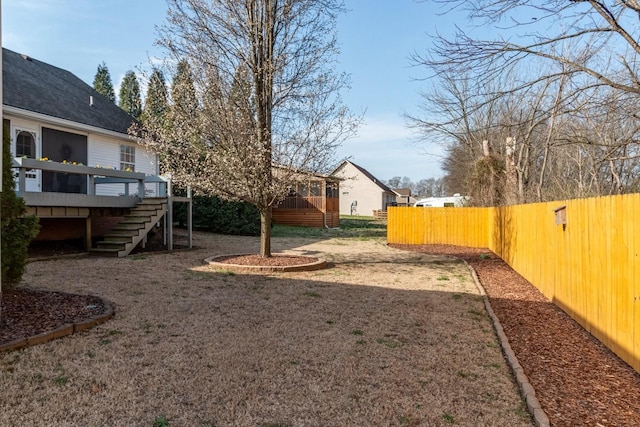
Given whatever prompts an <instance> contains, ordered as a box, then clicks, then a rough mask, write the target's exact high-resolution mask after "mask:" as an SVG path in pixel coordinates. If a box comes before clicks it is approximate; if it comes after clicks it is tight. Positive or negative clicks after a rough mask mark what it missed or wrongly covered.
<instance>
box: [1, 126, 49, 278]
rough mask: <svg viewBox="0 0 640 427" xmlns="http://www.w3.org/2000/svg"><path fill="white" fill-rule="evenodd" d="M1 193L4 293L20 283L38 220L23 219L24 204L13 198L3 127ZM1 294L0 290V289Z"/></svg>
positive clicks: (5, 135) (7, 150)
mask: <svg viewBox="0 0 640 427" xmlns="http://www.w3.org/2000/svg"><path fill="white" fill-rule="evenodd" d="M2 139H3V144H2V193H0V198H1V205H0V209H1V212H0V217H1V222H2V236H1V238H2V248H1V249H0V250H1V253H2V286H4V287H5V289H8V288H10V287H11V286H13V285H16V284H18V283H19V282H20V280H21V279H22V274H23V273H24V267H25V265H26V263H27V248H28V247H29V243H30V242H31V240H32V239H33V238H34V237H36V235H37V234H38V230H39V228H40V227H39V225H38V218H37V217H36V216H33V215H27V216H25V213H26V212H27V207H26V205H25V203H24V200H23V199H22V198H20V197H18V196H17V195H16V192H15V190H14V186H15V184H14V181H13V173H12V169H11V153H10V151H9V145H10V140H9V129H8V128H7V126H3V133H2ZM0 290H1V289H0Z"/></svg>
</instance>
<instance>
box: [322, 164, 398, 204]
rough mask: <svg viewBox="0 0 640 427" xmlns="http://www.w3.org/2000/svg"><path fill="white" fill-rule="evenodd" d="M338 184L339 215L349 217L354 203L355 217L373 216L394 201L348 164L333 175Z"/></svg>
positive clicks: (391, 196)
mask: <svg viewBox="0 0 640 427" xmlns="http://www.w3.org/2000/svg"><path fill="white" fill-rule="evenodd" d="M333 175H334V176H336V177H339V178H342V179H343V181H341V182H340V215H351V204H352V203H353V202H354V201H356V202H357V206H356V211H355V212H354V214H355V215H364V216H373V211H376V210H381V209H386V204H387V203H389V202H390V201H395V195H390V194H387V193H386V192H385V191H384V190H383V189H382V188H380V187H379V186H378V185H377V184H376V182H373V181H371V180H370V179H369V178H368V177H367V176H365V175H364V174H363V173H362V172H360V171H359V170H358V169H357V168H356V167H354V166H353V165H351V164H350V163H344V164H343V165H342V166H341V167H339V168H338V169H337V170H336V171H335V172H334V174H333Z"/></svg>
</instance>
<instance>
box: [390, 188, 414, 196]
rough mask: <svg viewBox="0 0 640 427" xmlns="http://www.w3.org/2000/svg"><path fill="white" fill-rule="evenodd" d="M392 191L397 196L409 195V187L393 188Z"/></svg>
mask: <svg viewBox="0 0 640 427" xmlns="http://www.w3.org/2000/svg"><path fill="white" fill-rule="evenodd" d="M393 192H394V193H396V194H397V195H398V196H404V197H411V189H410V188H394V189H393Z"/></svg>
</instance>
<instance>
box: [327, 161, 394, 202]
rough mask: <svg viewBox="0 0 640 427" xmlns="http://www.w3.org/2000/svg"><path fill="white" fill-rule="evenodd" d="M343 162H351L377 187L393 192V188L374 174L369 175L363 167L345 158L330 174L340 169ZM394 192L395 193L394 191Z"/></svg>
mask: <svg viewBox="0 0 640 427" xmlns="http://www.w3.org/2000/svg"><path fill="white" fill-rule="evenodd" d="M345 163H349V164H351V165H352V166H353V167H354V168H356V169H358V170H359V171H360V172H361V173H362V174H363V175H364V176H366V177H367V178H369V179H370V180H371V181H372V182H373V183H374V184H376V185H377V186H378V187H380V188H381V189H382V191H388V192H389V193H393V190H391V189H390V188H389V187H387V186H386V185H385V184H384V183H383V182H382V181H380V180H379V179H378V178H376V177H375V176H373V175H371V173H370V172H369V171H368V170H366V169H365V168H363V167H362V166H358V165H356V164H355V163H353V162H351V161H349V160H345V161H344V162H342V163H341V164H340V166H338V167H337V168H336V169H335V170H334V171H333V172H332V173H331V175H333V174H334V173H335V172H336V171H337V170H338V169H340V168H341V167H342V165H344V164H345ZM394 194H395V193H394Z"/></svg>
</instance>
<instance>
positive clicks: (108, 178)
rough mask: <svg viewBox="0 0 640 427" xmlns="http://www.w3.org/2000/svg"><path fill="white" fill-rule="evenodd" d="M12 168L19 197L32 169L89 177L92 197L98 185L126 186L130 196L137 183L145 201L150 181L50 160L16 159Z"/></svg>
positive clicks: (138, 175) (140, 175)
mask: <svg viewBox="0 0 640 427" xmlns="http://www.w3.org/2000/svg"><path fill="white" fill-rule="evenodd" d="M12 167H13V168H14V169H18V182H17V183H16V184H17V187H16V193H18V195H22V194H23V193H25V192H26V188H27V187H26V183H27V171H28V170H30V169H36V170H42V171H48V172H57V173H71V174H77V175H85V176H87V177H88V185H87V195H90V196H92V195H95V194H96V185H97V184H124V193H125V195H129V184H131V183H137V187H138V193H137V194H138V198H140V199H143V198H144V194H145V185H144V184H145V180H147V181H148V177H146V176H145V174H144V173H141V172H129V171H121V170H115V169H107V168H97V167H92V166H84V165H77V164H76V165H74V164H71V163H59V162H53V161H48V160H47V161H42V160H36V159H30V158H26V157H18V158H14V159H13V164H12Z"/></svg>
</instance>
